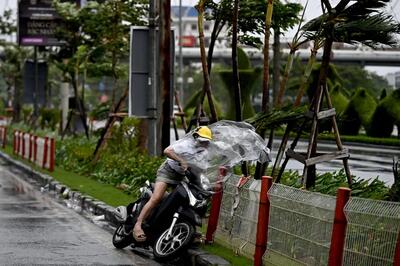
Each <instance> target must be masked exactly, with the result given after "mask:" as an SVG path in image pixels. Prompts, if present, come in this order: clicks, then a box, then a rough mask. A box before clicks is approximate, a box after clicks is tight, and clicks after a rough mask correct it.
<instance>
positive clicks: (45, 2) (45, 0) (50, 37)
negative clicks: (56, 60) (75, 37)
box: [18, 0, 77, 46]
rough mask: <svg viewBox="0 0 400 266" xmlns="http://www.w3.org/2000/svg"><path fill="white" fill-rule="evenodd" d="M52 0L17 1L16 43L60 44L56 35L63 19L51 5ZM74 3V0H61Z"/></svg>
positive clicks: (62, 43)
mask: <svg viewBox="0 0 400 266" xmlns="http://www.w3.org/2000/svg"><path fill="white" fill-rule="evenodd" d="M52 2H53V0H19V1H18V43H19V44H20V45H24V46H60V45H64V44H65V41H64V40H62V39H59V38H57V37H56V30H57V28H58V27H62V26H63V20H62V18H61V16H60V15H59V14H58V13H57V11H56V9H55V8H54V7H53V5H52ZM61 2H72V3H76V2H77V1H76V0H71V1H65V0H64V1H61Z"/></svg>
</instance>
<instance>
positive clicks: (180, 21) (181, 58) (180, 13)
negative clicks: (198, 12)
mask: <svg viewBox="0 0 400 266" xmlns="http://www.w3.org/2000/svg"><path fill="white" fill-rule="evenodd" d="M179 96H180V100H181V102H182V101H183V56H182V0H179Z"/></svg>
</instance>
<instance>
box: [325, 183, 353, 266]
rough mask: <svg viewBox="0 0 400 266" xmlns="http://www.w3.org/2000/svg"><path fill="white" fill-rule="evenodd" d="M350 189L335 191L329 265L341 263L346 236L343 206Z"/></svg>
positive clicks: (342, 188)
mask: <svg viewBox="0 0 400 266" xmlns="http://www.w3.org/2000/svg"><path fill="white" fill-rule="evenodd" d="M350 194H351V189H349V188H344V187H341V188H339V189H338V191H337V196H336V208H335V218H334V220H333V229H332V237H331V247H330V249H329V260H328V265H329V266H339V265H342V264H343V252H344V244H345V243H344V242H345V238H346V227H347V220H346V216H345V213H344V207H345V205H346V203H347V202H348V201H349V199H350Z"/></svg>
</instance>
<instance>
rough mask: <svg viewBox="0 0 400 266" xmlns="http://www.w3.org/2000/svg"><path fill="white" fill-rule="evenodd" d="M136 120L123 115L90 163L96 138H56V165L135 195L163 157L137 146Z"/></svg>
mask: <svg viewBox="0 0 400 266" xmlns="http://www.w3.org/2000/svg"><path fill="white" fill-rule="evenodd" d="M138 123H139V120H138V119H135V118H125V119H124V120H123V121H122V122H121V123H120V124H117V125H115V126H114V127H113V129H112V134H111V138H110V139H109V141H108V145H107V147H106V148H105V149H104V150H103V151H102V153H101V156H100V159H99V160H98V161H97V162H96V164H93V163H92V159H93V152H94V149H95V147H96V143H97V139H96V138H91V139H89V140H88V139H86V138H85V137H70V138H66V139H64V140H63V141H57V142H56V143H57V149H56V164H57V165H58V166H60V167H62V168H64V169H66V170H69V171H73V172H76V173H78V174H81V175H86V176H89V177H92V178H94V179H96V180H98V181H100V182H103V183H106V184H112V185H114V186H116V187H119V188H121V189H123V190H124V191H126V192H127V193H133V194H135V193H136V192H137V190H138V188H139V186H141V185H143V182H144V181H145V180H147V179H148V180H150V181H153V180H154V178H155V175H156V172H157V169H158V167H159V166H160V165H161V163H162V161H163V160H164V159H163V158H160V157H151V156H148V155H147V154H145V153H143V152H141V151H140V150H139V149H138V147H137V143H138V135H139V134H138V131H137V128H138V127H137V125H138Z"/></svg>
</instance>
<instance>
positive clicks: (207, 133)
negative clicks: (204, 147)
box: [193, 126, 212, 140]
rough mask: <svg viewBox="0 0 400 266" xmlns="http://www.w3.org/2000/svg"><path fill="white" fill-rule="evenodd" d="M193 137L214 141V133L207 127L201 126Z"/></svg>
mask: <svg viewBox="0 0 400 266" xmlns="http://www.w3.org/2000/svg"><path fill="white" fill-rule="evenodd" d="M193 136H194V137H195V138H196V137H201V138H205V139H208V140H212V132H211V129H210V128H209V127H207V126H201V127H198V128H196V129H195V130H194V132H193Z"/></svg>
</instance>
